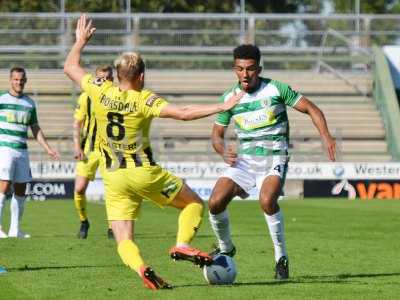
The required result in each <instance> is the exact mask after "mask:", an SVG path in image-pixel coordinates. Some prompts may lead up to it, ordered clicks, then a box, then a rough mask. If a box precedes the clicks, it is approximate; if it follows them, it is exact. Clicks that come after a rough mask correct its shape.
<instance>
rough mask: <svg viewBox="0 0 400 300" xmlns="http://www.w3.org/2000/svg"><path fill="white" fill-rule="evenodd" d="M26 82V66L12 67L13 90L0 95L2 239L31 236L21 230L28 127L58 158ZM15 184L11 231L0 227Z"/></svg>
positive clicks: (27, 176)
mask: <svg viewBox="0 0 400 300" xmlns="http://www.w3.org/2000/svg"><path fill="white" fill-rule="evenodd" d="M26 82H27V78H26V72H25V70H24V69H23V68H19V67H15V68H12V69H11V70H10V90H9V91H8V92H7V93H3V94H1V95H0V157H1V160H0V238H7V237H16V238H29V237H30V235H29V234H26V233H24V232H22V231H21V230H20V228H19V223H20V221H21V218H22V214H23V211H24V203H25V198H26V197H25V188H26V184H27V183H28V182H30V181H31V180H32V175H31V169H30V166H29V156H28V146H27V142H26V140H27V138H28V128H29V127H30V128H31V130H32V133H33V136H34V137H35V138H36V140H37V141H38V143H39V144H40V145H41V146H42V147H43V148H44V149H45V151H46V152H47V153H48V154H49V155H50V157H52V158H53V159H59V154H58V152H57V151H55V150H53V149H52V148H51V147H50V146H49V144H48V143H47V140H46V138H45V136H44V134H43V131H42V129H41V128H40V126H39V122H38V118H37V114H36V105H35V102H34V101H33V100H32V99H31V98H29V97H28V96H26V95H25V94H24V87H25V84H26ZM11 184H13V187H14V193H13V196H12V199H11V223H10V229H9V231H8V234H6V233H5V232H4V231H3V230H2V227H1V216H2V212H3V207H4V200H5V198H6V193H7V191H8V189H9V188H10V185H11Z"/></svg>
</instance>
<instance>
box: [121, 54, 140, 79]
mask: <svg viewBox="0 0 400 300" xmlns="http://www.w3.org/2000/svg"><path fill="white" fill-rule="evenodd" d="M114 67H115V68H116V69H117V76H118V80H121V79H126V80H129V81H131V80H133V79H135V78H136V77H138V76H139V75H140V74H141V73H143V72H144V68H145V65H144V61H143V59H142V57H141V56H140V54H139V53H136V52H125V53H122V54H121V55H120V56H119V57H118V58H117V59H116V60H115V61H114Z"/></svg>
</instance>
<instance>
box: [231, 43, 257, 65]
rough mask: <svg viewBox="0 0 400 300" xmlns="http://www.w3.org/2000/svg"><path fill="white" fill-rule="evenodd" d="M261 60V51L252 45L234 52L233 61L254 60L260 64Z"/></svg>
mask: <svg viewBox="0 0 400 300" xmlns="http://www.w3.org/2000/svg"><path fill="white" fill-rule="evenodd" d="M260 58H261V53H260V49H258V47H257V46H255V45H252V44H243V45H240V46H238V47H236V48H235V49H234V50H233V59H254V60H255V61H256V62H257V64H260Z"/></svg>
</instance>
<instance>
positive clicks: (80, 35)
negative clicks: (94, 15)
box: [75, 14, 96, 45]
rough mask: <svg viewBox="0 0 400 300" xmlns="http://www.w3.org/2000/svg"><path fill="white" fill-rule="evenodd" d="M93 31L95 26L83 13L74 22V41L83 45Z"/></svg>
mask: <svg viewBox="0 0 400 300" xmlns="http://www.w3.org/2000/svg"><path fill="white" fill-rule="evenodd" d="M95 31H96V28H95V27H93V26H92V20H89V19H88V18H87V17H86V15H85V14H83V15H81V16H80V17H79V19H78V22H77V23H76V30H75V37H76V42H77V43H81V44H83V45H85V44H86V43H87V42H88V41H89V40H90V38H91V37H92V35H93V33H94V32H95Z"/></svg>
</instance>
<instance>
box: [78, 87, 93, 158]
mask: <svg viewBox="0 0 400 300" xmlns="http://www.w3.org/2000/svg"><path fill="white" fill-rule="evenodd" d="M74 119H75V120H77V121H83V126H82V130H81V148H82V150H83V151H84V153H86V154H87V153H89V152H91V151H94V150H95V149H96V150H98V149H99V139H98V138H97V137H96V135H97V122H96V119H95V118H94V114H93V107H92V100H91V99H90V97H89V96H88V94H87V93H85V92H83V93H81V95H80V96H79V98H78V101H77V104H76V107H75V111H74Z"/></svg>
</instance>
